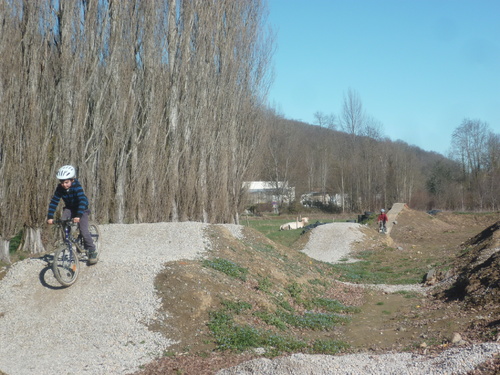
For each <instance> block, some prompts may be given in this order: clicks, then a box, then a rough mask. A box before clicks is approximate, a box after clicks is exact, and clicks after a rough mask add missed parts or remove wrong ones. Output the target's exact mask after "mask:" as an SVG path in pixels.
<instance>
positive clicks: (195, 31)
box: [0, 0, 273, 254]
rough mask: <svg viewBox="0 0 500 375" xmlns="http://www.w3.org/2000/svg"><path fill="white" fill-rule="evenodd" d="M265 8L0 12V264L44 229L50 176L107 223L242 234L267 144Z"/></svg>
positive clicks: (138, 4)
mask: <svg viewBox="0 0 500 375" xmlns="http://www.w3.org/2000/svg"><path fill="white" fill-rule="evenodd" d="M265 5H266V4H265V3H264V1H260V0H251V1H249V0H221V1H205V0H155V1H140V0H132V1H113V0H103V1H84V0H81V1H79V0H74V1H52V0H45V1H31V0H0V28H1V30H0V71H1V72H2V74H1V81H0V245H1V248H0V254H1V253H3V254H5V253H6V251H8V250H7V248H8V241H9V239H10V238H11V237H12V236H14V235H15V234H16V233H17V232H18V231H19V230H20V228H22V227H23V226H24V228H25V231H24V233H25V246H26V247H27V248H29V249H30V251H31V252H37V251H39V250H40V247H41V246H42V244H41V241H40V228H41V226H42V224H43V223H44V221H45V216H46V210H47V205H48V201H49V198H50V196H51V194H52V193H53V191H54V188H55V184H56V182H57V181H56V180H55V171H56V170H57V168H58V167H60V166H61V165H64V164H73V165H75V166H77V167H78V169H79V178H80V180H81V181H82V183H83V185H84V188H85V190H86V193H87V195H88V196H89V198H90V201H91V202H92V210H93V215H94V217H95V218H96V219H98V220H99V221H100V222H116V223H122V222H148V221H149V222H151V221H162V220H163V221H168V220H171V221H179V220H200V221H205V222H238V212H239V211H240V208H241V197H242V194H243V192H242V181H243V176H244V174H245V172H246V170H247V169H248V167H249V165H250V163H251V160H252V157H253V155H254V153H255V152H256V147H257V145H258V143H259V141H260V138H261V137H262V136H263V134H264V132H263V131H262V127H263V125H264V121H263V120H262V116H263V113H264V112H263V110H262V107H263V104H264V98H265V94H266V90H267V87H268V84H269V78H270V77H269V63H270V57H271V54H272V49H273V36H272V32H271V31H268V30H266V29H265V28H264V25H265V23H264V22H265V16H266V6H265Z"/></svg>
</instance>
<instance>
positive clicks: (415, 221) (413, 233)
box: [391, 207, 454, 243]
mask: <svg viewBox="0 0 500 375" xmlns="http://www.w3.org/2000/svg"><path fill="white" fill-rule="evenodd" d="M453 229H454V226H453V225H452V224H450V223H448V222H446V221H443V220H441V218H440V216H439V217H438V216H434V215H429V214H427V213H425V212H423V211H415V210H412V209H410V208H407V207H405V208H404V209H403V210H402V211H401V212H400V213H399V215H398V217H397V218H396V224H395V225H394V226H393V228H392V232H391V236H392V237H393V239H394V240H396V241H401V242H411V243H414V242H416V241H417V242H418V241H423V240H427V239H429V238H434V237H435V236H438V235H440V234H441V233H443V232H446V231H452V230H453Z"/></svg>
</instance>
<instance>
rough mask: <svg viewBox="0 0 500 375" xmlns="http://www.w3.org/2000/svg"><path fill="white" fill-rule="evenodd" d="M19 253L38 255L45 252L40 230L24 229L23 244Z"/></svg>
mask: <svg viewBox="0 0 500 375" xmlns="http://www.w3.org/2000/svg"><path fill="white" fill-rule="evenodd" d="M21 251H24V252H26V253H30V254H39V253H43V252H45V247H44V246H43V243H42V231H41V229H40V228H30V227H24V235H23V244H22V246H21Z"/></svg>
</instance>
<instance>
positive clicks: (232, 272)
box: [203, 258, 248, 281]
mask: <svg viewBox="0 0 500 375" xmlns="http://www.w3.org/2000/svg"><path fill="white" fill-rule="evenodd" d="M203 265H204V266H205V267H210V268H213V269H214V270H217V271H220V272H222V273H225V274H226V275H228V276H230V277H233V278H235V279H240V280H243V281H246V278H247V274H248V269H247V268H244V267H241V266H239V265H237V264H236V263H234V262H232V261H230V260H227V259H223V258H215V259H212V260H209V259H206V260H204V261H203Z"/></svg>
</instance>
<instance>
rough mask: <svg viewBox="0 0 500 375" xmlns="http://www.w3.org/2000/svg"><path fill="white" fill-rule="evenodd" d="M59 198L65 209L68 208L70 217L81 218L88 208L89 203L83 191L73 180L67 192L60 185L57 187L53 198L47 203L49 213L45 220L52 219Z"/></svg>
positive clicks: (76, 181) (77, 182)
mask: <svg viewBox="0 0 500 375" xmlns="http://www.w3.org/2000/svg"><path fill="white" fill-rule="evenodd" d="M61 198H62V200H63V201H64V204H65V205H66V208H69V209H70V210H71V212H72V215H74V216H76V217H82V215H83V212H84V211H85V210H87V209H88V207H89V201H88V199H87V196H86V195H85V192H84V191H83V188H82V185H80V182H79V181H78V180H77V179H75V180H74V181H73V183H72V184H71V187H70V188H69V189H68V190H65V189H64V188H63V187H62V186H61V185H57V188H56V191H55V192H54V196H53V197H52V199H51V200H50V203H49V213H48V214H47V219H53V218H54V213H55V212H56V209H57V205H58V204H59V201H60V200H61ZM75 212H76V214H75Z"/></svg>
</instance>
